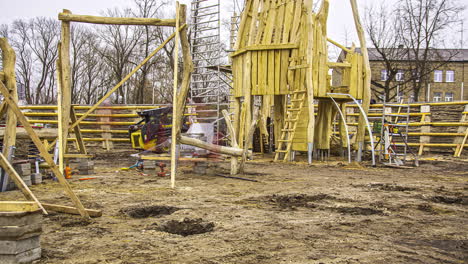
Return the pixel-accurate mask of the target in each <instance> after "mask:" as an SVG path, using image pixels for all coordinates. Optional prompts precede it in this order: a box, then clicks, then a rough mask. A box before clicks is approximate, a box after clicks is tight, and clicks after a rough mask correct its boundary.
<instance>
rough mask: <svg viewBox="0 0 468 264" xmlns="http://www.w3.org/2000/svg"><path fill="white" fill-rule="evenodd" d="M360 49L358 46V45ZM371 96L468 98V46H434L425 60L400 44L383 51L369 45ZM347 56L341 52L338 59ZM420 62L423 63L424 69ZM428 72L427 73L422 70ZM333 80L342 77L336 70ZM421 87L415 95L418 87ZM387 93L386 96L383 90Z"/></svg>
mask: <svg viewBox="0 0 468 264" xmlns="http://www.w3.org/2000/svg"><path fill="white" fill-rule="evenodd" d="M357 50H358V51H359V49H357ZM368 52H369V62H370V66H371V70H372V85H371V88H372V98H373V99H375V100H376V101H382V100H383V99H384V98H386V100H387V101H401V100H404V101H405V102H408V101H409V102H416V101H419V102H442V101H445V102H448V101H459V100H468V87H466V86H467V84H468V49H431V50H429V51H428V52H429V53H430V54H429V56H427V57H428V58H429V59H428V60H426V61H421V60H419V61H418V57H419V58H421V57H422V56H423V55H421V56H414V55H409V54H410V53H411V52H410V51H409V50H408V49H405V48H402V47H399V48H395V49H386V50H384V51H382V50H380V51H379V50H377V49H376V48H369V49H368ZM345 56H346V53H345V52H342V53H341V54H340V56H339V57H338V61H339V62H341V61H343V58H344V57H345ZM419 65H424V66H423V67H425V68H426V70H425V71H421V70H420V68H421V67H419ZM421 72H426V73H421ZM333 75H335V76H334V77H333V80H335V79H336V78H339V77H337V76H339V75H340V72H339V71H334V72H333ZM418 86H419V87H420V90H419V92H418V93H417V94H418V96H417V97H418V98H415V96H414V94H415V92H414V90H415V87H418ZM385 93H388V95H387V96H386V97H385V96H384V94H385Z"/></svg>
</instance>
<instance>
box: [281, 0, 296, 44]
mask: <svg viewBox="0 0 468 264" xmlns="http://www.w3.org/2000/svg"><path fill="white" fill-rule="evenodd" d="M294 4H295V1H288V2H287V3H286V9H285V14H284V24H283V32H282V43H289V33H290V31H291V26H292V25H291V24H292V21H293V18H294Z"/></svg>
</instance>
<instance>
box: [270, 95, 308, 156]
mask: <svg viewBox="0 0 468 264" xmlns="http://www.w3.org/2000/svg"><path fill="white" fill-rule="evenodd" d="M306 98H307V91H306V90H299V91H294V92H293V94H292V98H291V103H290V104H289V105H288V108H287V111H286V119H285V120H284V128H283V129H282V130H281V138H280V139H278V147H277V148H276V151H275V152H276V153H275V161H278V159H279V158H280V156H281V154H284V157H283V161H288V157H289V156H290V153H291V147H292V142H293V139H294V134H295V133H296V127H297V121H299V117H300V115H301V112H302V107H303V106H304V102H305V101H306Z"/></svg>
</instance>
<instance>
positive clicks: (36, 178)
mask: <svg viewBox="0 0 468 264" xmlns="http://www.w3.org/2000/svg"><path fill="white" fill-rule="evenodd" d="M31 182H32V184H40V183H42V174H40V173H33V174H31Z"/></svg>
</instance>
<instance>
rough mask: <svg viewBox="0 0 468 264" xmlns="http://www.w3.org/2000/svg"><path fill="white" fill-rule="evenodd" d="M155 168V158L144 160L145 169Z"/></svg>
mask: <svg viewBox="0 0 468 264" xmlns="http://www.w3.org/2000/svg"><path fill="white" fill-rule="evenodd" d="M155 168H156V161H154V160H144V161H143V169H155Z"/></svg>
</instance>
